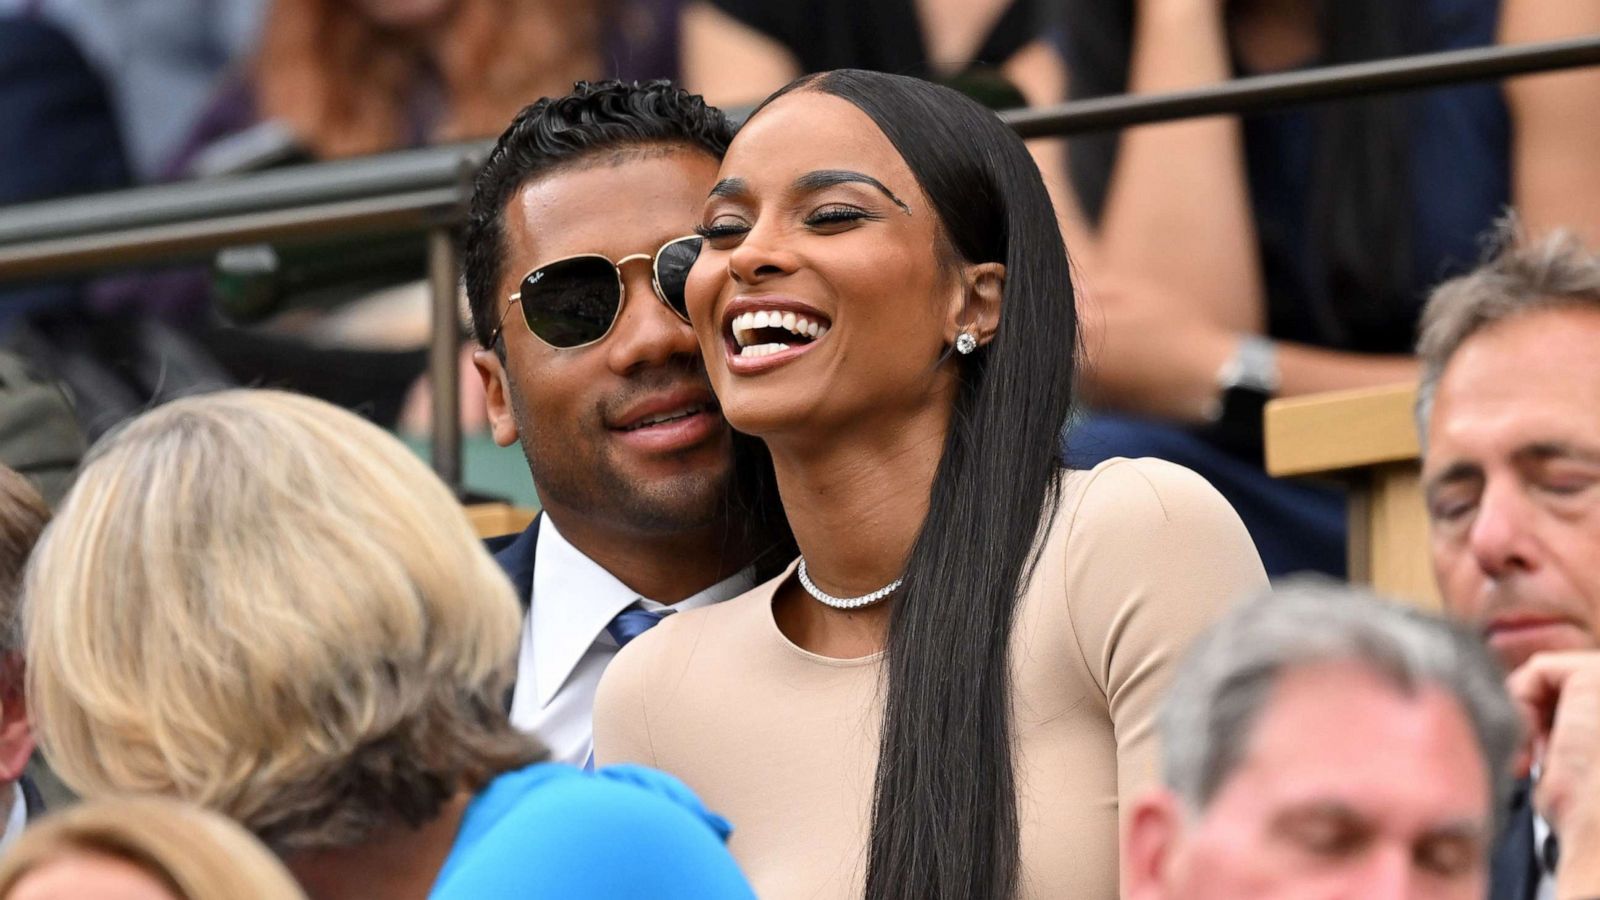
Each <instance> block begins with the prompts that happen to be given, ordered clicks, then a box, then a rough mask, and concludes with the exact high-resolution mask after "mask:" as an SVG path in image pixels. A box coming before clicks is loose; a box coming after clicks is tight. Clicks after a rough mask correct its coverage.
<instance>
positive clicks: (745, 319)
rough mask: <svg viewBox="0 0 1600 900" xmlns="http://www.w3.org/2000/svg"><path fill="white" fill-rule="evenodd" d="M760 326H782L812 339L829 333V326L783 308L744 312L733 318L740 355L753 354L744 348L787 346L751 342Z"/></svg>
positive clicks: (788, 330)
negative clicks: (753, 343) (746, 351)
mask: <svg viewBox="0 0 1600 900" xmlns="http://www.w3.org/2000/svg"><path fill="white" fill-rule="evenodd" d="M758 328H781V329H783V330H784V331H787V332H789V333H790V334H795V335H799V336H801V337H807V338H811V339H812V340H816V339H817V338H820V337H822V336H823V335H824V334H827V333H828V329H827V326H825V325H823V324H822V323H820V322H813V321H812V320H810V319H808V318H806V317H805V316H801V315H796V314H795V313H792V312H784V311H782V310H765V309H764V310H761V311H760V312H748V313H744V314H742V315H738V316H734V318H733V339H734V341H735V342H736V343H738V345H739V347H740V353H739V355H740V356H749V355H751V354H747V353H745V352H743V351H744V350H748V349H752V347H753V346H754V347H784V346H787V345H786V344H770V343H769V344H756V345H752V344H751V343H750V341H751V340H753V339H754V335H752V334H751V332H754V331H755V330H756V329H758ZM768 352H776V351H768ZM763 355H764V354H763Z"/></svg>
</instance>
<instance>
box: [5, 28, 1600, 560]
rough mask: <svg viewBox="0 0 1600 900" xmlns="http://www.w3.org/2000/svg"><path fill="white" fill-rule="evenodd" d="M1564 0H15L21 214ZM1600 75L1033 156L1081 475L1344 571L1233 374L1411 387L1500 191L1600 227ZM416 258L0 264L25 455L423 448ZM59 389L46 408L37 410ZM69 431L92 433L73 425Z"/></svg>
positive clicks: (386, 254) (333, 249)
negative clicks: (242, 400)
mask: <svg viewBox="0 0 1600 900" xmlns="http://www.w3.org/2000/svg"><path fill="white" fill-rule="evenodd" d="M1540 6H1541V4H1536V3H1530V2H1526V0H1407V2H1392V0H871V2H861V0H811V2H777V0H0V207H3V206H5V205H9V204H18V203H26V202H30V201H39V200H45V199H49V198H55V197H64V196H70V195H77V194H85V193H92V192H98V191H108V190H114V189H119V188H126V187H131V186H136V185H146V184H157V183H164V182H173V181H180V180H189V179H208V178H226V177H230V176H235V175H238V174H241V173H246V172H252V171H258V170H262V169H267V168H272V167H277V166H285V165H294V164H299V163H305V162H311V161H319V160H332V159H339V158H346V157H352V156H360V155H365V154H376V153H384V152H391V151H397V150H403V149H406V148H415V147H421V146H426V145H432V144H440V143H451V142H458V141H467V140H476V139H483V138H492V137H494V136H495V135H497V134H498V133H499V131H500V130H501V129H502V128H503V127H504V125H505V124H506V123H507V122H509V120H510V119H511V117H512V115H513V114H514V113H515V112H516V111H517V110H518V109H520V108H521V107H523V106H524V105H526V104H527V103H529V102H531V101H532V100H534V99H536V98H538V97H540V96H542V95H546V94H558V93H563V92H565V91H566V90H568V89H569V88H570V87H571V85H572V83H573V82H574V81H576V80H579V79H601V78H624V79H648V78H669V79H675V80H679V81H681V82H682V83H683V84H684V85H685V86H687V87H688V88H690V89H691V90H693V91H697V92H700V93H703V94H704V95H705V97H706V98H707V99H708V100H709V101H711V102H713V103H716V104H721V105H724V106H726V107H728V108H730V109H737V108H744V107H748V106H750V105H752V104H754V103H756V102H759V101H760V99H761V98H762V97H764V96H765V95H766V94H768V93H769V92H771V91H772V90H774V89H776V88H778V87H780V86H782V85H783V84H784V83H786V82H787V81H789V80H790V79H792V78H794V77H796V76H798V75H800V74H803V73H806V72H810V71H818V70H823V69H832V68H840V67H857V68H868V69H876V70H880V71H889V72H896V73H904V74H915V75H919V76H924V77H927V78H930V79H935V80H939V81H943V82H945V83H948V84H951V85H954V86H956V87H958V88H960V89H962V90H964V91H966V92H968V93H969V94H971V95H973V96H976V97H978V98H980V99H982V100H983V101H984V102H986V103H987V104H989V105H991V106H992V107H994V108H996V109H1005V108H1011V107H1016V106H1022V105H1034V106H1038V105H1047V104H1054V103H1059V102H1062V101H1064V100H1066V99H1069V98H1082V97H1092V96H1101V95H1107V94H1115V93H1121V92H1125V91H1134V92H1155V91H1164V90H1173V89H1180V88H1184V87H1191V86H1194V85H1197V84H1204V83H1208V82H1215V81H1221V80H1225V79H1228V78H1234V77H1239V76H1244V75H1251V74H1261V73H1268V72H1278V71H1288V70H1293V69H1300V68H1308V67H1314V66H1318V65H1326V64H1331V63H1339V62H1350V61H1357V60H1365V59H1379V58H1385V57H1390V56H1396V55H1405V54H1412V53H1422V52H1429V51H1436V50H1446V49H1454V48H1462V47H1472V46H1484V45H1490V44H1494V43H1497V42H1502V43H1506V42H1519V41H1526V40H1537V39H1541V38H1552V37H1560V36H1564V35H1565V34H1566V33H1568V32H1569V31H1570V29H1569V28H1568V25H1570V26H1571V27H1575V28H1577V29H1578V30H1579V31H1580V33H1581V31H1582V30H1584V28H1585V26H1584V25H1583V18H1582V17H1583V15H1590V16H1592V13H1582V12H1579V13H1575V14H1573V15H1570V16H1569V15H1567V14H1566V13H1564V12H1562V11H1560V10H1556V11H1552V9H1551V8H1552V7H1553V6H1554V7H1564V6H1566V4H1555V5H1551V4H1542V6H1543V7H1545V8H1544V9H1543V10H1539V9H1538V7H1540ZM1582 6H1584V4H1572V5H1571V7H1572V9H1573V10H1577V9H1578V8H1579V7H1582ZM1564 16H1565V17H1566V18H1565V19H1564ZM1597 79H1600V75H1595V74H1593V73H1592V72H1587V73H1577V74H1563V75H1552V76H1542V77H1539V78H1530V79H1524V80H1519V81H1514V82H1507V83H1505V84H1504V85H1502V84H1495V83H1477V84H1469V85H1462V86H1457V87H1452V88H1448V89H1440V90H1432V91H1427V92H1418V93H1412V94H1404V95H1394V96H1389V97H1384V98H1378V99H1368V100H1360V101H1352V102H1344V103H1336V104H1323V105H1318V106H1313V107H1305V108H1297V109H1291V110H1287V111H1283V112H1275V113H1270V114H1262V115H1255V116H1251V117H1247V118H1244V119H1243V120H1239V119H1233V118H1217V119H1206V120H1197V121H1190V122H1183V123H1176V124H1171V125H1164V126H1154V127H1146V128H1140V129H1135V130H1132V131H1129V132H1127V133H1125V134H1106V135H1094V136H1089V137H1085V138H1082V139H1074V140H1072V141H1071V142H1070V145H1069V142H1064V141H1050V140H1046V141H1037V142H1034V145H1035V146H1034V150H1035V157H1036V159H1037V161H1038V162H1039V164H1040V166H1041V168H1042V170H1043V171H1044V173H1045V175H1046V179H1047V181H1048V182H1049V183H1050V184H1051V187H1052V193H1053V195H1054V197H1055V199H1056V202H1057V205H1058V213H1059V218H1060V221H1061V224H1062V226H1063V233H1064V235H1065V237H1066V240H1067V244H1068V248H1069V252H1070V253H1071V254H1072V256H1073V258H1074V262H1075V266H1076V267H1077V270H1078V273H1079V278H1080V281H1081V283H1080V285H1079V287H1080V288H1081V289H1082V290H1081V291H1080V296H1081V297H1083V298H1084V299H1083V300H1082V301H1081V303H1080V315H1081V317H1082V320H1083V326H1082V329H1083V333H1082V335H1081V340H1082V346H1083V350H1084V352H1085V353H1086V354H1087V357H1088V360H1089V362H1090V364H1091V368H1090V369H1089V371H1088V374H1087V381H1086V383H1085V384H1084V385H1083V387H1084V391H1085V396H1086V397H1087V398H1088V400H1089V401H1090V404H1089V405H1088V406H1086V408H1085V410H1084V412H1083V414H1082V416H1081V417H1080V420H1079V421H1078V422H1077V423H1076V427H1075V428H1074V429H1072V430H1071V436H1070V438H1069V439H1068V441H1067V444H1066V446H1065V448H1064V449H1065V452H1066V454H1067V457H1068V459H1069V461H1071V462H1074V463H1078V464H1085V465H1087V464H1092V463H1093V462H1095V461H1097V460H1098V459H1101V458H1104V457H1107V456H1113V455H1156V456H1163V457H1166V458H1169V459H1173V460H1175V461H1178V462H1182V463H1184V464H1186V465H1188V466H1190V467H1191V468H1195V469H1197V470H1199V471H1200V472H1202V474H1205V475H1206V476H1207V477H1208V478H1209V479H1211V480H1212V481H1213V483H1215V484H1217V485H1218V487H1219V488H1221V489H1222V490H1223V492H1224V493H1225V494H1227V495H1228V497H1229V499H1230V500H1231V501H1233V503H1234V505H1235V506H1236V507H1237V508H1238V509H1239V510H1240V512H1241V514H1242V515H1243V516H1244V518H1245V520H1246V522H1247V524H1248V525H1249V526H1250V528H1251V531H1252V535H1253V536H1254V537H1255V539H1256V542H1257V543H1258V545H1259V546H1260V548H1261V550H1262V554H1263V556H1264V558H1265V559H1266V561H1267V564H1268V568H1269V570H1270V571H1273V572H1285V571H1295V570H1300V569H1318V570H1322V571H1326V572H1329V573H1331V574H1335V575H1338V574H1342V570H1343V565H1344V563H1343V560H1344V550H1343V528H1344V525H1343V522H1344V507H1343V499H1342V497H1341V495H1340V494H1339V493H1338V492H1337V491H1336V490H1335V489H1333V488H1331V487H1326V486H1320V485H1306V484H1286V483H1284V482H1279V481H1274V480H1272V479H1269V478H1267V476H1266V475H1265V474H1264V472H1263V471H1262V465H1261V435H1260V427H1259V414H1258V413H1259V410H1255V412H1256V413H1257V415H1255V416H1254V418H1253V419H1252V418H1251V417H1250V416H1248V415H1246V416H1245V417H1244V418H1243V419H1242V420H1239V419H1237V417H1236V416H1232V415H1224V412H1225V411H1223V410H1219V409H1218V408H1216V407H1217V401H1216V397H1217V378H1218V377H1219V375H1218V373H1219V371H1220V370H1221V369H1222V368H1225V366H1226V364H1228V363H1229V361H1230V360H1231V359H1234V358H1235V357H1237V355H1238V347H1239V346H1240V343H1241V341H1242V339H1244V338H1248V337H1251V336H1257V337H1263V338H1265V339H1267V340H1269V341H1271V342H1273V344H1274V347H1275V351H1276V353H1277V356H1278V359H1277V362H1278V369H1279V371H1280V373H1281V375H1280V377H1279V379H1278V381H1279V383H1277V384H1275V385H1270V386H1269V388H1270V390H1269V393H1272V394H1275V395H1278V396H1284V395H1292V394H1297V393H1309V392H1314V391H1322V390H1329V389H1336V388H1341V387H1356V386H1363V385H1372V384H1382V383H1388V382H1394V381H1403V380H1406V379H1408V378H1412V377H1414V375H1415V363H1414V361H1413V360H1412V359H1411V357H1410V355H1409V348H1410V347H1411V345H1412V343H1413V341H1414V338H1415V326H1416V318H1417V315H1418V313H1419V310H1420V307H1421V303H1422V301H1423V299H1424V297H1425V296H1426V294H1427V291H1428V289H1429V288H1430V287H1431V286H1432V285H1434V284H1436V283H1438V282H1439V281H1440V280H1442V279H1444V278H1446V277H1449V276H1451V275H1454V274H1459V273H1460V272H1462V271H1465V270H1466V269H1467V268H1469V267H1470V266H1471V265H1472V264H1473V263H1474V262H1476V261H1477V259H1478V257H1479V255H1480V252H1481V236H1482V235H1484V234H1485V233H1486V232H1488V231H1490V230H1491V228H1492V226H1493V225H1494V224H1495V222H1496V220H1497V219H1498V218H1500V217H1501V216H1503V215H1504V214H1505V213H1506V211H1507V210H1508V208H1510V207H1512V206H1515V208H1516V209H1517V212H1518V214H1519V215H1520V216H1521V217H1522V219H1523V222H1524V224H1525V225H1526V226H1527V227H1529V228H1530V230H1533V231H1542V230H1544V229H1545V228H1547V227H1551V226H1555V225H1564V226H1567V227H1570V228H1573V229H1575V230H1576V231H1577V232H1578V234H1579V235H1580V236H1583V237H1587V238H1589V239H1591V240H1592V239H1593V238H1594V237H1595V236H1596V234H1597V233H1600V225H1597V222H1600V213H1597V212H1596V211H1595V210H1596V209H1600V203H1596V201H1597V200H1600V188H1597V178H1600V176H1597V175H1596V174H1595V173H1594V172H1592V171H1589V170H1590V169H1592V168H1593V167H1592V166H1590V165H1588V164H1587V163H1586V162H1585V161H1584V160H1585V159H1586V152H1587V151H1585V150H1584V149H1583V148H1585V147H1588V148H1592V147H1594V146H1600V143H1597V141H1600V121H1597V120H1600V117H1597V116H1595V115H1594V114H1593V109H1594V108H1595V107H1593V106H1592V105H1591V106H1585V105H1584V104H1585V103H1587V102H1588V101H1589V100H1592V99H1593V98H1594V97H1595V96H1597V95H1600V90H1597V89H1596V80H1597ZM620 200H621V202H624V203H625V202H626V198H620ZM4 215H5V212H4V210H3V209H0V217H3V216H4ZM422 248H423V244H422V239H421V237H420V236H398V237H396V238H393V239H386V240H382V241H375V240H366V239H364V240H361V241H345V242H339V241H333V242H323V243H321V244H318V245H316V246H304V247H283V248H265V247H257V248H237V249H235V250H230V251H226V252H224V253H221V254H218V255H217V257H216V259H215V260H214V261H213V262H212V263H211V264H210V265H201V266H195V265H186V266H182V267H171V268H166V269H157V270H143V271H139V272H131V273H119V274H115V275H104V274H97V275H93V276H86V277H84V278H82V279H79V280H75V281H72V282H70V283H54V284H49V285H21V286H13V285H0V300H3V302H0V331H3V341H4V343H5V346H6V347H7V348H8V352H9V353H10V354H11V356H9V357H8V358H7V359H6V361H5V363H4V364H5V365H8V366H16V367H17V368H16V369H15V374H14V375H12V376H8V377H7V379H6V380H7V383H8V385H10V386H11V387H10V388H9V389H11V390H13V391H15V390H20V389H23V388H27V387H28V386H29V385H33V384H34V383H35V382H45V381H54V382H58V383H63V384H65V385H66V386H67V388H68V389H69V390H70V392H71V395H72V397H73V401H74V402H73V405H72V407H71V408H70V409H68V408H67V407H66V406H62V407H61V409H62V411H61V412H60V413H59V415H58V416H57V424H56V425H54V426H50V427H55V428H57V429H58V430H57V431H54V432H49V433H48V434H47V436H45V437H30V436H27V435H24V436H23V437H21V438H18V439H15V440H16V441H20V444H17V446H16V447H14V448H10V449H8V448H5V447H0V454H3V455H5V456H6V457H7V459H6V461H7V462H8V463H10V464H12V465H14V466H18V467H20V468H23V469H25V470H27V469H30V468H31V469H32V470H33V471H34V472H35V473H38V472H44V473H45V475H46V477H48V472H49V471H50V470H51V469H52V467H55V468H59V469H60V470H61V471H62V472H66V471H69V470H70V469H71V465H72V463H73V462H74V460H72V459H66V458H60V459H57V458H54V457H65V456H71V451H70V447H73V446H80V447H81V446H82V442H83V440H84V439H88V440H92V439H93V438H94V437H96V436H98V435H99V434H101V433H103V432H104V431H105V430H106V429H107V428H109V427H111V426H112V425H114V424H115V423H116V422H118V421H121V420H122V419H124V418H126V417H127V416H128V415H130V414H131V413H133V412H135V411H137V410H140V409H143V408H145V407H146V406H147V405H149V404H151V403H152V402H159V401H161V400H163V399H166V398H169V397H173V396H179V395H182V394H185V393H190V392H193V391H197V390H203V389H208V388H212V387H216V386H219V385H234V384H249V385H269V386H282V387H289V388H292V389H296V390H301V391H304V392H307V393H311V394H314V395H317V396H320V397H323V398H326V399H329V400H332V401H334V402H336V403H339V404H341V405H343V406H346V407H349V408H352V409H356V410H359V411H361V412H363V413H364V414H365V415H367V416H368V417H370V418H372V419H373V420H375V421H377V422H378V423H379V424H381V425H383V426H385V427H388V428H391V429H395V430H398V431H400V432H402V433H404V434H410V435H415V436H420V435H421V434H423V433H424V431H425V427H426V422H427V418H428V409H427V393H426V391H425V389H424V385H423V383H422V381H421V379H423V378H424V369H425V351H424V349H423V348H424V345H425V342H426V336H427V327H428V314H427V296H426V289H425V287H424V286H423V284H422V282H421V279H422V277H423V275H424V253H423V249H422ZM1073 349H1074V348H1073V346H1072V341H1071V337H1070V336H1063V352H1071V351H1072V350H1073ZM467 376H468V377H465V378H463V384H464V394H465V396H464V398H463V399H464V403H463V407H464V409H463V422H464V425H465V426H466V427H467V430H468V433H469V446H468V460H467V463H468V479H469V481H470V482H473V484H474V486H475V487H478V488H479V489H482V490H486V491H487V492H489V493H493V494H498V495H500V496H507V497H510V498H511V499H513V500H517V501H519V502H523V503H531V502H533V493H532V486H531V485H529V484H527V483H526V473H525V470H524V467H523V466H522V463H521V460H519V459H516V458H515V454H511V453H508V454H493V453H489V452H487V451H488V450H489V444H488V443H487V441H485V440H483V439H482V438H481V437H480V438H474V437H472V435H474V434H476V433H479V432H481V428H482V400H481V397H478V396H475V392H476V391H477V390H478V388H477V379H476V378H475V377H472V376H471V374H470V370H469V371H468V372H467ZM40 397H41V399H39V400H37V401H36V402H37V403H38V404H43V405H44V406H49V405H50V403H51V400H50V398H49V396H48V395H47V394H40ZM37 408H42V407H31V408H30V409H34V410H35V412H30V413H29V417H28V419H27V421H28V422H29V423H30V425H29V428H34V429H37V428H42V427H45V426H43V425H40V424H39V423H43V422H46V421H48V417H41V416H40V415H38V414H37V413H36V409H37ZM69 420H70V421H69ZM74 429H76V430H77V431H78V432H80V433H81V437H80V438H76V439H73V440H66V439H63V438H62V434H63V433H65V432H70V431H72V430H74ZM15 430H17V429H12V431H15ZM22 430H24V431H26V430H28V429H22ZM8 440H9V439H8ZM414 442H415V443H416V444H417V445H418V446H420V445H421V438H420V437H416V438H414ZM63 448H68V449H63ZM475 448H476V449H475ZM1287 535H1292V536H1293V537H1292V539H1291V538H1287V537H1285V536H1287Z"/></svg>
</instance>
